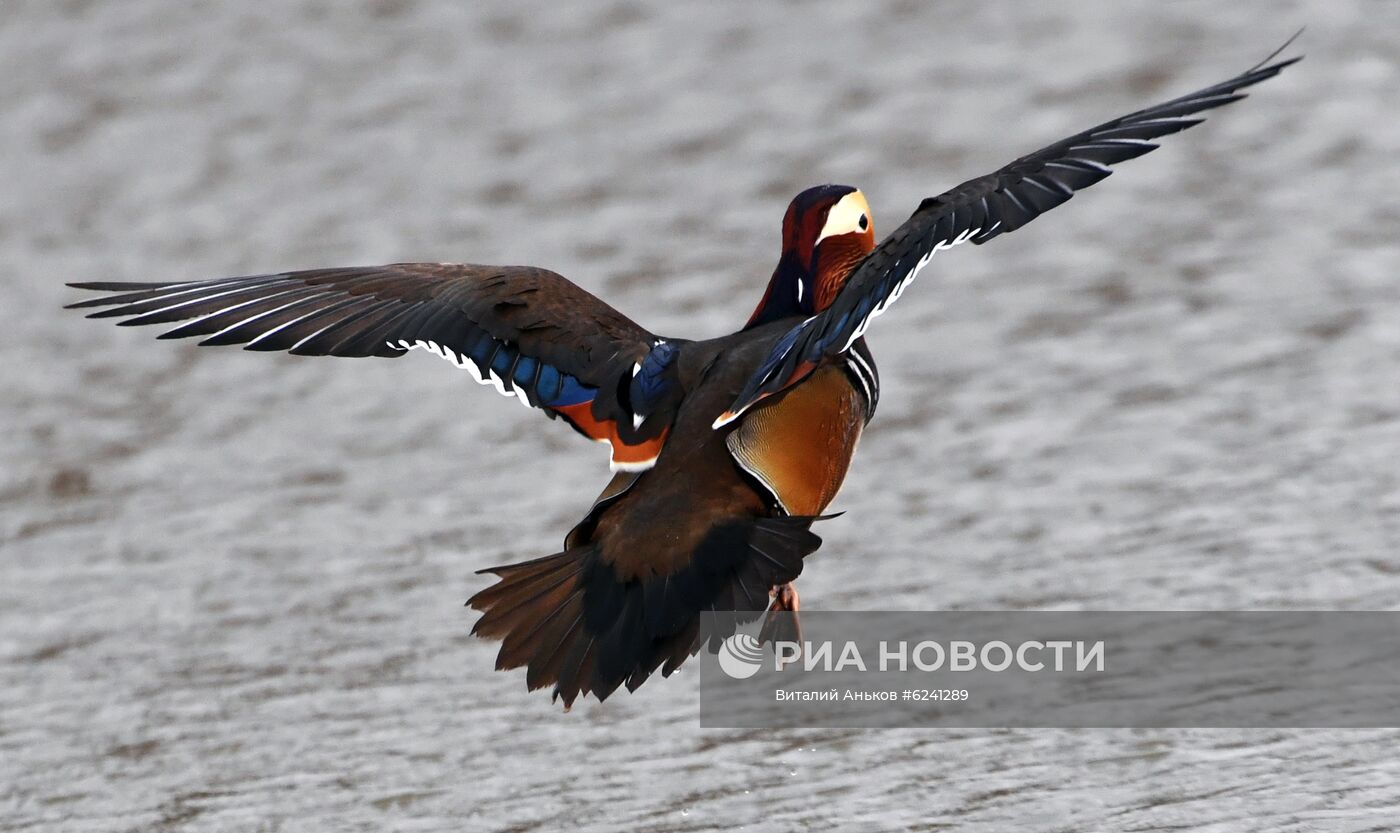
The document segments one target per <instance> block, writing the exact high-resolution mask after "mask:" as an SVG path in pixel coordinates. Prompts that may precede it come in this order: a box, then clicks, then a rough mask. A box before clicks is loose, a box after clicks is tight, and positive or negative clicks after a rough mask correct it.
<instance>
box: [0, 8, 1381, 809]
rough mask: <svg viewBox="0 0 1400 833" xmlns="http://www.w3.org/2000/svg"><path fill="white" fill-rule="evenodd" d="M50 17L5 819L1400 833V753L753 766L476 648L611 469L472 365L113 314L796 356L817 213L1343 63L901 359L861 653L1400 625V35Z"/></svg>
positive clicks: (1302, 750) (378, 14) (869, 486)
mask: <svg viewBox="0 0 1400 833" xmlns="http://www.w3.org/2000/svg"><path fill="white" fill-rule="evenodd" d="M252 6H253V4H248V7H247V8H245V6H244V4H235V3H231V2H223V3H215V2H175V0H124V1H123V2H121V3H102V2H81V0H10V2H8V3H6V4H5V6H4V9H3V10H0V146H3V147H4V149H5V150H4V153H3V155H0V172H2V173H3V186H2V187H0V265H2V266H3V274H2V275H0V299H2V300H0V349H3V353H2V354H0V356H3V359H2V360H0V368H2V369H0V379H3V395H0V426H3V431H0V547H3V557H0V828H4V829H14V830H62V831H69V830H141V831H149V830H165V831H176V830H180V831H183V830H191V831H195V830H199V831H203V830H210V831H222V830H248V831H254V830H262V831H299V830H406V831H420V830H421V831H426V830H454V831H477V830H480V831H488V830H490V831H495V830H517V831H523V830H551V831H552V830H564V829H576V830H582V831H610V830H617V829H627V830H638V831H671V830H685V831H698V830H732V829H737V828H743V827H747V828H748V829H753V830H823V829H842V830H897V829H911V828H912V829H945V828H946V829H958V830H974V831H1005V830H1032V829H1034V830H1060V831H1079V830H1139V831H1144V830H1165V829H1191V830H1207V831H1236V830H1288V831H1313V830H1348V831H1363V830H1384V829H1392V828H1393V827H1394V826H1395V821H1394V820H1395V818H1396V817H1397V816H1396V809H1395V804H1396V802H1397V800H1400V788H1398V787H1397V780H1400V762H1398V759H1397V756H1396V752H1395V749H1396V746H1397V741H1400V735H1397V733H1396V732H1393V731H1351V732H1338V731H1306V730H1294V731H1251V732H1245V731H1146V730H1144V731H1111V732H1108V731H970V730H967V731H933V732H914V731H839V732H832V731H797V732H791V731H783V732H777V731H743V732H739V731H701V730H700V729H699V728H698V727H697V723H696V713H697V709H696V699H695V698H696V680H695V677H694V674H693V673H681V674H680V675H678V676H677V677H676V678H673V679H672V680H670V681H667V682H663V683H660V684H658V683H654V682H653V683H649V684H648V685H646V686H645V687H644V688H643V689H641V691H639V692H638V693H637V694H636V695H634V696H628V697H617V698H615V699H613V700H610V701H609V702H607V703H605V704H602V705H598V704H595V703H589V704H587V705H584V706H582V707H580V708H577V709H575V710H574V712H573V713H572V714H568V715H563V714H560V713H559V712H558V710H557V709H556V708H555V707H553V706H551V705H550V703H549V700H548V698H547V697H544V696H541V695H540V694H538V693H537V694H534V695H530V694H527V693H526V692H525V691H524V686H523V681H522V679H521V677H520V676H519V675H514V674H498V673H494V672H492V671H491V670H490V669H491V665H492V658H493V648H492V646H491V645H487V644H482V643H478V642H475V641H474V640H472V639H471V638H469V637H468V635H467V631H468V628H469V627H470V624H471V621H472V616H471V615H469V614H468V613H467V612H466V611H464V610H463V609H462V607H461V603H462V601H463V600H464V599H465V598H466V597H467V596H468V595H469V594H471V593H472V592H473V591H474V590H476V589H477V588H479V587H480V586H482V579H481V578H480V577H477V576H474V575H473V571H474V570H476V569H478V568H481V567H485V566H488V565H492V564H496V563H500V562H503V561H511V560H517V559H521V558H525V557H530V556H534V555H539V554H543V553H546V552H550V551H552V549H553V548H554V547H555V545H556V544H557V542H558V541H559V539H560V536H561V535H562V533H563V532H564V531H565V530H566V529H567V528H568V526H569V525H570V524H571V522H572V521H573V520H574V519H575V518H576V517H577V516H578V514H579V513H580V512H581V511H582V509H583V508H584V507H585V505H586V503H587V501H588V499H589V498H590V497H591V496H592V495H593V494H594V493H595V491H596V489H597V488H598V486H599V484H600V482H601V481H602V479H603V478H604V476H605V475H604V473H603V472H602V470H601V469H602V468H603V464H604V460H603V457H602V452H601V451H600V450H599V449H598V448H596V447H592V446H589V445H588V444H580V443H578V442H576V441H575V438H574V437H573V436H572V434H571V433H570V432H568V431H567V430H566V429H564V428H563V427H561V426H560V425H559V424H557V423H548V422H546V421H545V420H543V419H541V418H539V417H538V416H534V415H530V414H527V413H526V412H525V411H523V410H521V409H520V408H519V407H517V406H515V405H514V404H512V403H510V402H507V401H505V400H500V399H498V398H497V397H493V396H490V395H488V394H487V393H485V392H483V391H481V390H478V389H476V386H475V385H471V384H468V383H466V381H465V380H464V379H463V378H462V377H461V376H460V375H454V371H452V369H451V368H449V367H447V366H446V365H444V364H443V363H441V362H434V361H429V360H427V359H404V360H402V361H398V362H357V361H349V360H346V361H338V360H312V359H302V360H298V359H295V358H291V357H283V356H268V355H249V354H245V353H241V352H239V351H236V350H234V351H215V350H196V349H195V348H194V347H192V346H188V345H185V344H183V343H181V344H171V343H156V342H154V341H152V339H151V335H152V333H150V332H147V331H139V330H122V329H118V328H115V327H112V326H109V325H107V324H103V323H100V322H88V321H83V320H82V319H80V318H78V317H77V316H76V315H75V314H72V313H64V312H62V311H60V310H59V306H60V305H61V304H62V303H65V302H68V301H71V300H74V299H75V297H76V294H75V293H72V292H70V291H68V290H65V289H64V288H63V286H62V283H63V282H64V281H67V280H83V279H86V280H92V279H123V280H172V279H180V278H197V277H209V276H217V275H225V274H238V273H247V272H255V271H264V270H278V269H284V268H291V267H311V266H318V265H330V264H361V263H375V262H384V261H391V260H404V259H425V260H473V261H481V262H512V263H518V262H527V263H537V264H541V265H546V266H550V267H553V268H556V269H558V270H559V271H561V272H563V273H565V274H567V275H569V276H571V277H573V278H574V279H575V280H576V281H578V282H579V283H581V284H583V285H584V286H586V287H588V288H590V289H592V290H594V291H596V292H598V293H600V294H603V295H604V296H605V297H606V298H608V299H609V300H610V301H612V302H614V303H615V304H616V305H617V306H618V307H620V308H621V309H622V310H624V311H625V312H627V313H629V314H631V315H633V316H635V317H636V318H638V319H639V320H640V321H642V322H643V323H645V324H647V325H649V326H651V327H653V328H654V329H656V330H657V331H660V332H664V333H677V334H686V335H697V336H706V335H714V334H718V333H722V332H725V331H727V330H729V329H731V328H733V327H734V326H735V325H736V324H738V323H739V322H741V321H743V320H744V318H745V317H746V316H747V314H748V312H749V311H750V309H751V306H752V303H753V302H754V301H755V300H756V298H757V296H758V294H759V292H760V289H761V286H762V283H763V281H764V280H765V279H766V276H767V273H768V271H769V269H770V268H771V264H772V262H773V260H774V259H775V257H776V254H777V247H778V243H777V228H778V224H779V220H780V218H781V214H782V211H783V208H784V206H785V204H786V201H787V200H788V198H790V197H791V196H792V194H794V193H795V192H796V191H798V190H800V189H801V188H802V187H804V186H806V185H810V184H814V183H816V182H820V181H828V180H834V181H842V182H849V183H852V184H856V185H859V186H861V187H863V188H864V189H865V190H866V192H867V193H868V194H869V195H870V197H871V200H872V203H873V205H874V210H875V214H876V221H877V228H883V229H886V230H888V229H890V228H892V227H893V226H894V224H895V223H896V222H897V221H898V220H899V219H902V217H903V216H904V215H905V214H907V212H908V211H910V210H911V209H912V208H913V207H914V205H915V204H917V202H918V200H919V199H920V198H922V197H923V196H926V195H929V194H932V193H935V192H937V191H938V190H940V189H941V188H943V187H946V186H949V185H951V184H953V183H955V182H957V181H960V180H961V179H963V178H966V177H967V176H971V175H975V174H980V173H983V172H985V171H987V170H990V169H992V168H993V167H995V166H998V165H1000V164H1001V163H1003V162H1005V161H1008V160H1009V159H1011V158H1013V157H1014V156H1017V155H1019V154H1021V153H1022V152H1024V151H1027V150H1030V149H1033V148H1035V147H1037V146H1039V144H1040V143H1041V142H1042V141H1045V140H1051V139H1056V138H1059V137H1060V136H1062V135H1065V134H1066V133H1068V132H1070V131H1072V130H1077V129H1079V128H1081V127H1085V126H1088V125H1089V124H1092V123H1094V122H1095V121H1097V120H1099V119H1101V118H1104V117H1109V116H1113V115H1117V114H1119V113H1121V112H1124V111H1127V110H1130V109H1135V108H1136V107H1138V106H1141V105H1144V104H1147V103H1151V102H1152V101H1154V100H1157V99H1160V98H1163V97H1167V96H1170V95H1173V94H1176V93H1179V92H1184V91H1187V90H1189V89H1192V88H1194V87H1195V86H1197V85H1201V84H1204V83H1209V82H1212V81H1215V80H1217V79H1219V78H1222V77H1224V76H1226V75H1228V74H1230V73H1233V72H1235V71H1237V70H1239V69H1242V68H1243V67H1245V66H1247V65H1249V64H1250V63H1252V62H1254V61H1255V60H1257V59H1258V58H1260V57H1262V56H1263V54H1264V53H1266V52H1267V51H1268V50H1269V49H1270V48H1271V47H1272V46H1273V45H1275V44H1276V43H1277V42H1279V41H1281V40H1282V39H1283V38H1284V37H1285V36H1286V35H1287V34H1289V33H1290V32H1291V31H1292V30H1293V29H1294V28H1296V27H1297V26H1298V25H1301V24H1304V23H1306V24H1308V25H1309V29H1308V32H1307V33H1306V35H1305V36H1304V39H1303V40H1302V41H1301V44H1300V48H1301V50H1302V51H1305V52H1307V53H1308V60H1307V61H1305V62H1304V63H1303V64H1301V65H1299V66H1298V67H1297V68H1295V69H1293V70H1290V71H1289V72H1288V73H1287V74H1286V75H1284V76H1283V77H1282V78H1280V79H1278V80H1276V81H1272V82H1269V83H1268V84H1266V85H1265V86H1264V87H1262V88H1260V89H1259V90H1258V93H1257V94H1256V95H1255V96H1254V97H1252V98H1251V99H1250V100H1249V101H1247V102H1245V103H1244V104H1241V105H1236V106H1233V107H1231V108H1229V109H1227V110H1225V111H1221V112H1220V113H1219V114H1218V118H1214V119H1212V121H1211V123H1210V124H1208V125H1206V126H1203V127H1201V128H1198V129H1196V130H1193V131H1192V132H1190V133H1188V134H1185V135H1183V136H1177V137H1172V138H1171V139H1169V140H1168V141H1167V146H1166V147H1165V148H1164V149H1163V150H1162V151H1160V152H1159V153H1157V154H1154V155H1152V156H1151V157H1148V158H1145V159H1142V160H1139V161H1136V162H1133V163H1129V164H1127V165H1125V166H1124V167H1123V169H1122V170H1121V171H1120V172H1119V174H1118V175H1117V176H1114V177H1113V178H1112V179H1110V180H1109V181H1108V182H1105V183H1104V184H1103V185H1100V186H1098V187H1096V188H1095V189H1094V190H1093V191H1091V192H1089V193H1087V194H1083V195H1081V196H1080V197H1079V198H1078V199H1076V200H1074V202H1073V203H1071V204H1070V205H1067V206H1065V207H1064V208H1062V209H1059V210H1057V211H1056V212H1055V213H1054V214H1053V216H1050V217H1046V218H1044V219H1042V220H1041V221H1039V222H1037V223H1035V224H1034V225H1032V226H1030V227H1029V228H1027V229H1026V230H1024V231H1023V232H1020V233H1018V234H1016V235H1011V236H1007V237H1004V238H1001V239H999V240H998V241H996V243H995V244H993V245H989V246H986V247H980V248H975V247H961V248H959V249H956V250H954V251H951V252H947V253H945V254H941V255H939V260H938V261H937V262H936V263H935V264H934V265H933V266H931V267H930V268H929V269H928V270H927V271H926V272H925V273H924V276H923V277H922V279H921V280H920V282H919V284H918V285H916V287H914V289H913V290H911V291H910V292H908V293H907V294H906V295H905V296H904V298H903V299H902V300H901V302H900V303H899V305H898V306H897V307H896V308H895V310H894V311H893V312H891V313H890V314H889V315H887V316H885V317H883V318H881V319H880V321H879V322H878V325H877V326H876V327H875V328H874V331H873V332H872V334H871V344H872V348H873V349H874V351H875V354H876V356H877V357H878V358H879V360H880V362H881V371H882V375H883V379H884V390H885V392H884V395H883V397H882V401H881V411H880V414H879V416H878V418H877V420H876V422H875V423H874V424H873V425H872V427H871V429H870V431H869V432H868V433H867V434H866V437H865V441H864V442H863V444H862V447H861V452H860V455H859V456H858V459H857V462H856V465H855V467H854V470H853V472H852V475H851V477H850V479H849V480H848V483H847V488H846V490H845V492H844V493H843V494H842V495H841V497H840V498H839V499H838V504H839V505H838V506H837V507H836V508H839V509H843V510H846V513H847V514H846V515H844V516H843V517H842V518H841V519H839V520H837V521H833V522H830V523H828V524H826V525H825V528H824V529H823V535H824V536H825V538H826V545H825V546H824V547H823V549H822V550H821V551H820V553H819V555H818V556H816V557H815V558H814V559H813V560H812V561H810V562H809V565H808V571H807V573H806V575H805V576H804V578H803V580H802V587H803V596H804V602H805V604H807V605H808V606H811V607H817V608H827V609H908V608H913V609H949V608H965V609H978V608H1013V609H1022V608H1054V609H1063V608H1069V609H1074V608H1088V609H1181V608H1186V609H1191V608H1203V609H1204V608H1220V609H1231V608H1394V607H1395V606H1396V605H1397V604H1400V556H1397V545H1400V468H1397V464H1396V463H1397V459H1400V386H1398V385H1397V384H1396V381H1395V380H1396V378H1397V368H1400V253H1397V246H1396V242H1395V241H1396V236H1397V230H1400V205H1398V204H1397V199H1396V197H1395V195H1396V194H1397V193H1400V169H1397V167H1396V165H1395V159H1396V158H1397V153H1400V118H1397V116H1400V113H1397V99H1396V97H1395V95H1394V91H1395V89H1396V88H1397V86H1400V65H1398V64H1397V58H1398V56H1400V48H1397V44H1396V41H1395V32H1396V31H1400V7H1397V6H1396V5H1395V4H1381V3H1370V2H1363V0H1351V1H1350V2H1341V1H1340V0H1339V2H1332V3H1327V4H1321V3H1268V4H1264V3H1236V4H1223V3H1217V2H1181V3H1171V4H1163V3H1152V2H1115V3H1107V2H1096V3H1076V4H1053V5H1052V4H1035V5H1034V6H1031V5H1029V4H1010V3H981V4H952V3H937V4H935V3H913V2H905V1H904V0H898V1H897V2H880V3H834V2H833V3H811V4H797V3H766V4H748V3H738V2H718V3H706V4H699V3H697V4H684V5H682V4H666V5H664V6H663V5H661V4H642V3H635V2H618V3H605V4H567V5H566V4H554V3H541V2H531V3H521V2H515V3H505V2H490V3H473V4H458V3H447V2H443V3H433V2H427V1H426V0H374V2H357V3H330V2H319V1H318V0H298V2H287V3H281V4H275V5H274V4H257V9H256V10H253V8H252Z"/></svg>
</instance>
